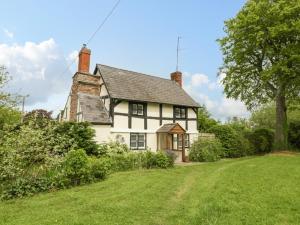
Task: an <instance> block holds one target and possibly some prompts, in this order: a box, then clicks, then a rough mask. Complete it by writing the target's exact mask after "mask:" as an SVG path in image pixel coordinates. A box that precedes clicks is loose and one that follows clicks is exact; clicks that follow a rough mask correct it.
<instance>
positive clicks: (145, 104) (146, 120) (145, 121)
mask: <svg viewBox="0 0 300 225" xmlns="http://www.w3.org/2000/svg"><path fill="white" fill-rule="evenodd" d="M143 105H144V106H143V110H144V129H145V130H147V129H148V124H147V122H148V119H147V103H144V104H143Z"/></svg>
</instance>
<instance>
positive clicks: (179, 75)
mask: <svg viewBox="0 0 300 225" xmlns="http://www.w3.org/2000/svg"><path fill="white" fill-rule="evenodd" d="M171 80H173V81H175V82H176V83H177V84H178V85H179V86H180V87H182V73H181V72H179V71H176V72H173V73H171Z"/></svg>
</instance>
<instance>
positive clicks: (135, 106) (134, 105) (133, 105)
mask: <svg viewBox="0 0 300 225" xmlns="http://www.w3.org/2000/svg"><path fill="white" fill-rule="evenodd" d="M137 111H138V110H137V104H132V114H137Z"/></svg>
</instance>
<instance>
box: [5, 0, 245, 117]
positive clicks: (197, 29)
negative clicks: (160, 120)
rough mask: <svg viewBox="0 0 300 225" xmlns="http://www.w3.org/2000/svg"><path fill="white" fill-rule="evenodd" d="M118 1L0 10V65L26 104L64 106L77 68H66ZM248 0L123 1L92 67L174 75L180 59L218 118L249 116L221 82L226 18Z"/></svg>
mask: <svg viewBox="0 0 300 225" xmlns="http://www.w3.org/2000/svg"><path fill="white" fill-rule="evenodd" d="M115 2H116V1H112V0H101V1H100V0H98V1H79V0H76V1H65V0H63V1H47V2H46V1H15V0H10V1H4V2H2V4H1V14H0V64H4V65H5V66H6V67H7V68H8V71H9V72H10V74H11V76H12V78H13V80H12V82H10V84H9V87H8V88H9V90H10V91H14V92H20V93H22V94H29V95H30V97H29V98H28V101H27V104H26V109H27V110H30V109H32V108H36V107H39V108H41V107H42V108H47V109H49V110H54V111H55V112H57V111H58V110H59V109H60V108H63V106H64V102H65V100H66V97H67V94H68V92H69V90H70V83H71V77H72V74H73V73H74V72H75V71H76V65H73V66H72V67H71V68H70V71H67V72H65V73H62V72H63V71H64V70H65V68H66V66H67V64H68V63H69V62H70V60H72V59H73V58H74V56H76V54H77V51H78V50H79V49H80V47H81V46H82V44H83V43H85V42H86V41H87V39H88V38H89V37H90V36H91V34H92V33H93V32H94V31H95V29H96V28H97V26H98V25H99V24H100V23H101V22H102V20H103V19H104V17H105V16H106V15H107V13H108V12H109V11H110V10H111V8H112V6H113V5H114V4H115ZM244 3H245V0H227V1H220V0H210V1H204V0H202V1H196V0H193V1H192V0H187V1H183V0H181V1H179V0H176V1H175V0H174V1H171V0H164V1H162V0H160V1H159V0H151V1H150V0H149V1H141V0H121V2H120V4H119V6H118V8H117V10H116V11H115V12H114V14H113V15H112V16H111V17H110V19H109V20H108V21H107V23H106V24H105V25H104V26H103V28H102V29H101V30H100V31H99V33H97V35H96V36H95V38H94V39H93V40H92V42H91V43H90V44H89V46H88V47H89V48H90V49H91V50H92V63H91V70H93V69H94V66H95V63H102V64H107V65H111V66H116V67H120V68H125V69H129V70H134V71H138V72H143V73H148V74H153V75H157V76H161V77H165V78H169V74H170V73H171V72H173V71H174V70H175V66H176V41H177V36H181V37H182V39H181V48H182V50H181V51H180V63H179V69H180V70H181V71H182V72H184V86H185V87H184V88H185V89H186V90H187V92H189V93H190V94H191V95H192V96H193V97H194V98H195V99H196V100H197V101H198V102H200V104H206V105H207V107H208V109H209V111H210V112H211V113H212V114H213V116H214V117H216V118H219V119H222V120H225V119H226V118H228V117H231V116H246V115H247V111H246V109H245V107H244V105H243V104H242V103H240V102H237V101H233V100H230V99H226V98H225V97H224V95H223V93H222V86H221V85H219V84H218V81H219V79H218V78H217V73H218V68H219V67H220V66H221V65H222V55H221V52H220V50H219V46H218V43H217V42H216V39H217V38H220V37H222V36H223V35H224V34H223V26H224V20H226V19H228V18H231V17H233V16H234V15H235V14H236V13H237V12H238V11H239V9H240V8H241V7H242V6H243V4H244Z"/></svg>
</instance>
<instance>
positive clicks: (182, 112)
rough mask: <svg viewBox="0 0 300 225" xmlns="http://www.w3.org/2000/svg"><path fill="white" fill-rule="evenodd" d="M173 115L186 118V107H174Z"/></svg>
mask: <svg viewBox="0 0 300 225" xmlns="http://www.w3.org/2000/svg"><path fill="white" fill-rule="evenodd" d="M174 115H175V118H177V119H185V118H186V108H184V107H174Z"/></svg>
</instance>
